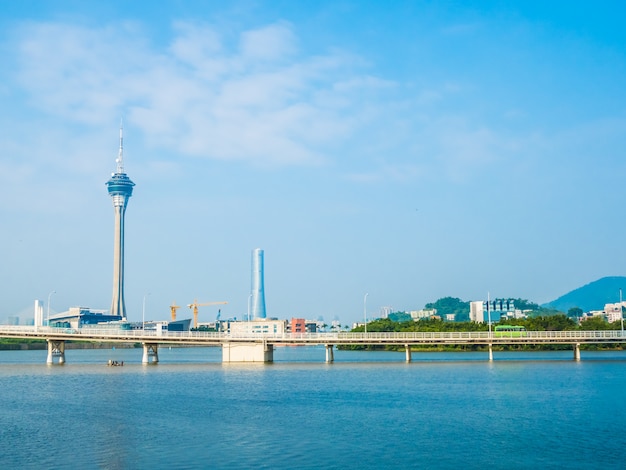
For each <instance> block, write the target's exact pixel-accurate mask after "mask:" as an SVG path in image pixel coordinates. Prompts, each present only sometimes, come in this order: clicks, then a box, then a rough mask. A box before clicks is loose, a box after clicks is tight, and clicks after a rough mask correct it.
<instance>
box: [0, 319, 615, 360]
mask: <svg viewBox="0 0 626 470" xmlns="http://www.w3.org/2000/svg"><path fill="white" fill-rule="evenodd" d="M0 337H2V338H20V339H43V340H47V341H48V344H49V358H48V359H49V360H48V362H51V358H52V356H53V354H54V351H56V354H57V355H59V356H62V357H63V360H64V343H65V341H88V342H123V343H141V344H142V345H143V347H144V359H145V360H144V362H149V358H150V356H152V357H153V358H156V361H157V362H158V353H157V351H158V345H174V344H176V345H195V346H222V349H223V351H224V354H223V358H224V362H259V361H261V362H271V361H272V354H271V352H272V350H273V346H275V345H286V344H294V345H296V344H297V345H324V346H326V348H327V353H326V360H327V361H328V362H332V360H333V357H332V348H333V346H339V345H361V346H369V345H393V346H400V347H404V348H405V349H406V354H407V361H410V359H411V346H417V345H485V346H488V347H489V358H490V359H492V358H493V356H492V347H493V346H494V345H514V344H537V345H541V344H571V345H572V346H573V348H574V357H575V359H577V360H578V359H580V349H579V348H580V345H581V344H602V343H626V335H625V334H624V331H622V330H597V331H595V330H594V331H580V330H573V331H525V332H522V333H521V334H520V332H510V333H509V332H498V333H496V332H486V331H485V332H404V333H378V332H370V333H351V332H327V333H326V332H325V333H283V334H253V333H248V334H230V333H214V332H202V331H185V332H168V331H150V330H121V329H105V328H80V329H73V328H54V327H33V326H0ZM55 348H56V349H55ZM60 349H62V351H61V350H60Z"/></svg>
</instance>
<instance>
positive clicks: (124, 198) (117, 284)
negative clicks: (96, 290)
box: [106, 125, 135, 320]
mask: <svg viewBox="0 0 626 470" xmlns="http://www.w3.org/2000/svg"><path fill="white" fill-rule="evenodd" d="M115 162H116V164H117V169H116V171H115V173H113V174H112V175H111V179H110V180H109V181H107V183H106V185H107V188H108V190H109V195H110V196H111V198H112V199H113V208H114V209H115V234H114V244H113V301H112V303H111V315H118V316H120V317H122V318H123V319H124V320H125V319H126V305H125V304H124V214H125V213H126V204H128V198H129V197H130V196H131V195H132V194H133V186H135V183H133V182H132V181H131V180H130V178H129V177H128V176H127V175H126V173H124V138H123V129H122V126H121V125H120V150H119V153H118V156H117V160H115Z"/></svg>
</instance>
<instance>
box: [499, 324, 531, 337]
mask: <svg viewBox="0 0 626 470" xmlns="http://www.w3.org/2000/svg"><path fill="white" fill-rule="evenodd" d="M494 332H495V336H496V337H499V338H521V337H522V336H526V328H524V327H523V326H516V325H496V327H495V329H494Z"/></svg>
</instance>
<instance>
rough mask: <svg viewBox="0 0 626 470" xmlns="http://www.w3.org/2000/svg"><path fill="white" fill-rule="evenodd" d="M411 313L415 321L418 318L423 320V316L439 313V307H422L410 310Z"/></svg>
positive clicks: (428, 316)
mask: <svg viewBox="0 0 626 470" xmlns="http://www.w3.org/2000/svg"><path fill="white" fill-rule="evenodd" d="M409 315H411V318H412V319H413V321H418V320H421V319H423V318H431V317H434V316H435V315H437V309H436V308H426V309H422V310H411V311H410V312H409Z"/></svg>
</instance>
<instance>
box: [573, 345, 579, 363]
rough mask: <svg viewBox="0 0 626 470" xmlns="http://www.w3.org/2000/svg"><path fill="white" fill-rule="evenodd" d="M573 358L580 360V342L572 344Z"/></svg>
mask: <svg viewBox="0 0 626 470" xmlns="http://www.w3.org/2000/svg"><path fill="white" fill-rule="evenodd" d="M574 360H575V361H580V343H576V344H574Z"/></svg>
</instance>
